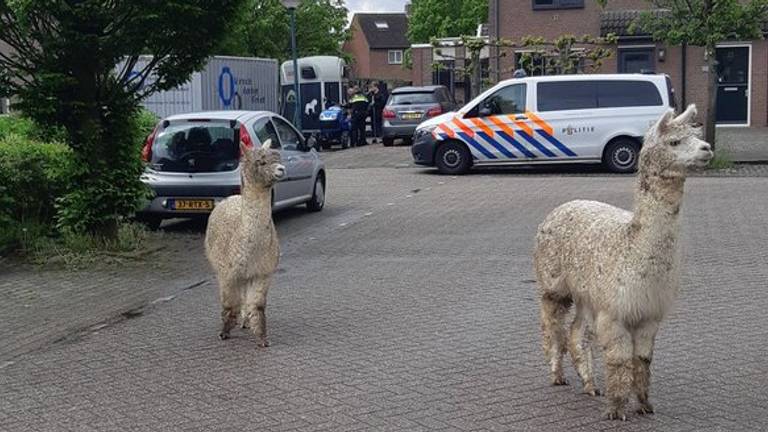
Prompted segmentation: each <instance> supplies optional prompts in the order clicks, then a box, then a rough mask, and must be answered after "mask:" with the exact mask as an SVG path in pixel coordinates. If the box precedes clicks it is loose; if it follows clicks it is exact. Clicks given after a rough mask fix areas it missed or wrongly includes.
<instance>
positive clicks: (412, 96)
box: [389, 92, 438, 105]
mask: <svg viewBox="0 0 768 432" xmlns="http://www.w3.org/2000/svg"><path fill="white" fill-rule="evenodd" d="M436 102H438V101H437V96H436V95H435V93H434V92H410V93H394V94H392V96H391V98H390V99H389V105H417V104H431V103H436Z"/></svg>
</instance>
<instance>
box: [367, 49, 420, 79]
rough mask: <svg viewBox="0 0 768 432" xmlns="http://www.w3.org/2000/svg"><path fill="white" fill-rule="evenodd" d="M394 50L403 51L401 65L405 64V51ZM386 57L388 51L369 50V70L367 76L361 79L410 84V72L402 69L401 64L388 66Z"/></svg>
mask: <svg viewBox="0 0 768 432" xmlns="http://www.w3.org/2000/svg"><path fill="white" fill-rule="evenodd" d="M396 49H398V50H401V51H403V63H405V49H400V48H396ZM388 56H389V50H388V49H375V50H371V51H370V69H369V71H368V75H364V76H361V78H373V79H381V80H399V81H405V82H410V81H411V71H410V70H408V69H406V68H404V67H403V65H402V64H389V57H388Z"/></svg>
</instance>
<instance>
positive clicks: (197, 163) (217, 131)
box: [151, 122, 240, 173]
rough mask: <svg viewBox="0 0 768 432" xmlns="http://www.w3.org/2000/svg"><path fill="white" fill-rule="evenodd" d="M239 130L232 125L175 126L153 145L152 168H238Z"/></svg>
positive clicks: (193, 170)
mask: <svg viewBox="0 0 768 432" xmlns="http://www.w3.org/2000/svg"><path fill="white" fill-rule="evenodd" d="M237 132H238V131H237V129H233V128H231V127H229V124H228V123H209V122H189V123H179V124H171V125H170V126H168V127H167V128H165V129H163V130H162V131H159V132H158V133H157V135H156V136H155V141H154V143H153V144H152V161H151V164H152V167H153V168H154V169H155V170H157V171H165V172H184V173H193V172H222V171H232V170H234V169H235V168H237V165H238V162H239V157H240V151H239V148H238V139H237Z"/></svg>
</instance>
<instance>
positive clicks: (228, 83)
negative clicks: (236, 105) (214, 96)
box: [219, 66, 236, 107]
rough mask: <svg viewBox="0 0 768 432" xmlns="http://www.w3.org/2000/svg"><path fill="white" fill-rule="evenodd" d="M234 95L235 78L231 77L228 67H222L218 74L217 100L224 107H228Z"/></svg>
mask: <svg viewBox="0 0 768 432" xmlns="http://www.w3.org/2000/svg"><path fill="white" fill-rule="evenodd" d="M235 94H236V93H235V76H234V75H232V71H231V70H230V69H229V66H224V67H223V68H221V73H220V74H219V99H221V103H222V104H223V105H224V106H225V107H228V106H230V105H231V104H232V100H233V99H234V98H235Z"/></svg>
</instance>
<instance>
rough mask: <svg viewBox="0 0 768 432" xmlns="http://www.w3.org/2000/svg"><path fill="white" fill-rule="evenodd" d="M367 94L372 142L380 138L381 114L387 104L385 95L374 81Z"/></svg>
mask: <svg viewBox="0 0 768 432" xmlns="http://www.w3.org/2000/svg"><path fill="white" fill-rule="evenodd" d="M369 94H370V99H371V129H373V137H374V142H376V141H377V140H378V139H381V127H382V124H383V120H384V119H383V118H382V115H383V114H384V105H386V104H387V95H386V93H385V92H384V91H382V90H381V87H380V85H379V84H376V83H374V84H373V85H372V86H371V90H370V93H369Z"/></svg>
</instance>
